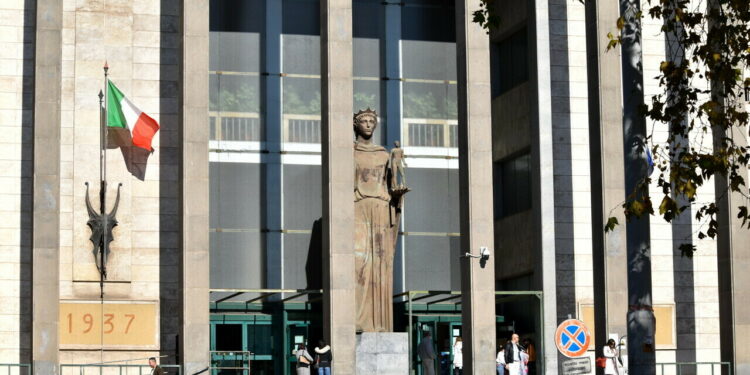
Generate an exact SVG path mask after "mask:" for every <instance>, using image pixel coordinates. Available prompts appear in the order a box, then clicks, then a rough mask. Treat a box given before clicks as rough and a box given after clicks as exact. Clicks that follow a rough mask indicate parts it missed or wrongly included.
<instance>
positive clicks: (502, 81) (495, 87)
mask: <svg viewBox="0 0 750 375" xmlns="http://www.w3.org/2000/svg"><path fill="white" fill-rule="evenodd" d="M491 63H492V66H493V68H494V69H493V74H492V78H493V79H492V97H493V98H494V97H496V96H499V95H502V94H504V93H506V92H508V91H509V90H510V89H512V88H514V87H516V86H518V85H520V84H522V83H524V82H526V81H528V80H529V47H528V38H527V31H526V28H525V27H524V28H522V29H521V30H518V31H516V32H515V33H513V34H512V35H510V36H509V37H507V38H505V39H504V40H503V41H501V42H500V43H496V44H493V45H492V62H491Z"/></svg>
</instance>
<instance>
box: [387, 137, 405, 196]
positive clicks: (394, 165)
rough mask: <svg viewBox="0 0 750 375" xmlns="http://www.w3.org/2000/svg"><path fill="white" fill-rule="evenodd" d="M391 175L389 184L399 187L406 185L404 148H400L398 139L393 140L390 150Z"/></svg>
mask: <svg viewBox="0 0 750 375" xmlns="http://www.w3.org/2000/svg"><path fill="white" fill-rule="evenodd" d="M390 163H391V175H392V176H393V179H392V181H391V186H396V187H400V188H405V187H406V162H404V149H403V148H401V144H400V142H399V141H395V142H393V150H391V161H390Z"/></svg>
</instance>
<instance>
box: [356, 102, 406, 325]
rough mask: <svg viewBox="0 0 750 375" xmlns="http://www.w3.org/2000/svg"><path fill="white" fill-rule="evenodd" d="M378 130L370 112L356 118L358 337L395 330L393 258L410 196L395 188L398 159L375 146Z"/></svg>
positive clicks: (403, 189) (398, 187)
mask: <svg viewBox="0 0 750 375" xmlns="http://www.w3.org/2000/svg"><path fill="white" fill-rule="evenodd" d="M377 125H378V116H377V113H375V111H373V110H371V109H369V108H368V109H366V110H364V111H359V112H357V113H356V114H355V115H354V132H355V133H356V135H357V140H356V142H355V143H354V226H355V228H354V262H355V272H356V283H357V285H356V293H355V295H356V297H355V298H356V314H357V315H356V316H357V332H390V331H392V330H393V257H394V253H395V247H396V240H397V239H398V229H399V223H400V218H401V207H402V204H403V196H404V194H406V192H408V191H409V189H408V188H407V187H406V186H403V185H400V186H397V185H396V184H395V180H394V178H393V175H392V171H393V167H392V166H391V165H390V164H391V160H392V159H394V154H389V153H388V151H387V150H386V149H385V147H383V146H380V145H376V144H373V142H372V134H373V132H374V131H375V127H377ZM399 150H400V149H399ZM397 155H403V154H402V153H401V152H399V153H397ZM402 169H403V168H402Z"/></svg>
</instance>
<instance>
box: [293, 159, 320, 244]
mask: <svg viewBox="0 0 750 375" xmlns="http://www.w3.org/2000/svg"><path fill="white" fill-rule="evenodd" d="M321 173H322V172H321V169H320V166H318V165H289V164H286V165H284V229H292V230H312V227H313V224H314V222H315V220H318V219H320V217H321V216H322V215H323V211H322V206H321V197H322V192H321Z"/></svg>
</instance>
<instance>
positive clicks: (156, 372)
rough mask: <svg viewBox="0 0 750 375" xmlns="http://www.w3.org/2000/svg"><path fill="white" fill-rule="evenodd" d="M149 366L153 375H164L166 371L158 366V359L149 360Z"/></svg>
mask: <svg viewBox="0 0 750 375" xmlns="http://www.w3.org/2000/svg"><path fill="white" fill-rule="evenodd" d="M148 365H149V367H151V375H164V370H162V369H161V367H159V365H157V364H156V357H151V358H149V359H148Z"/></svg>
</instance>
